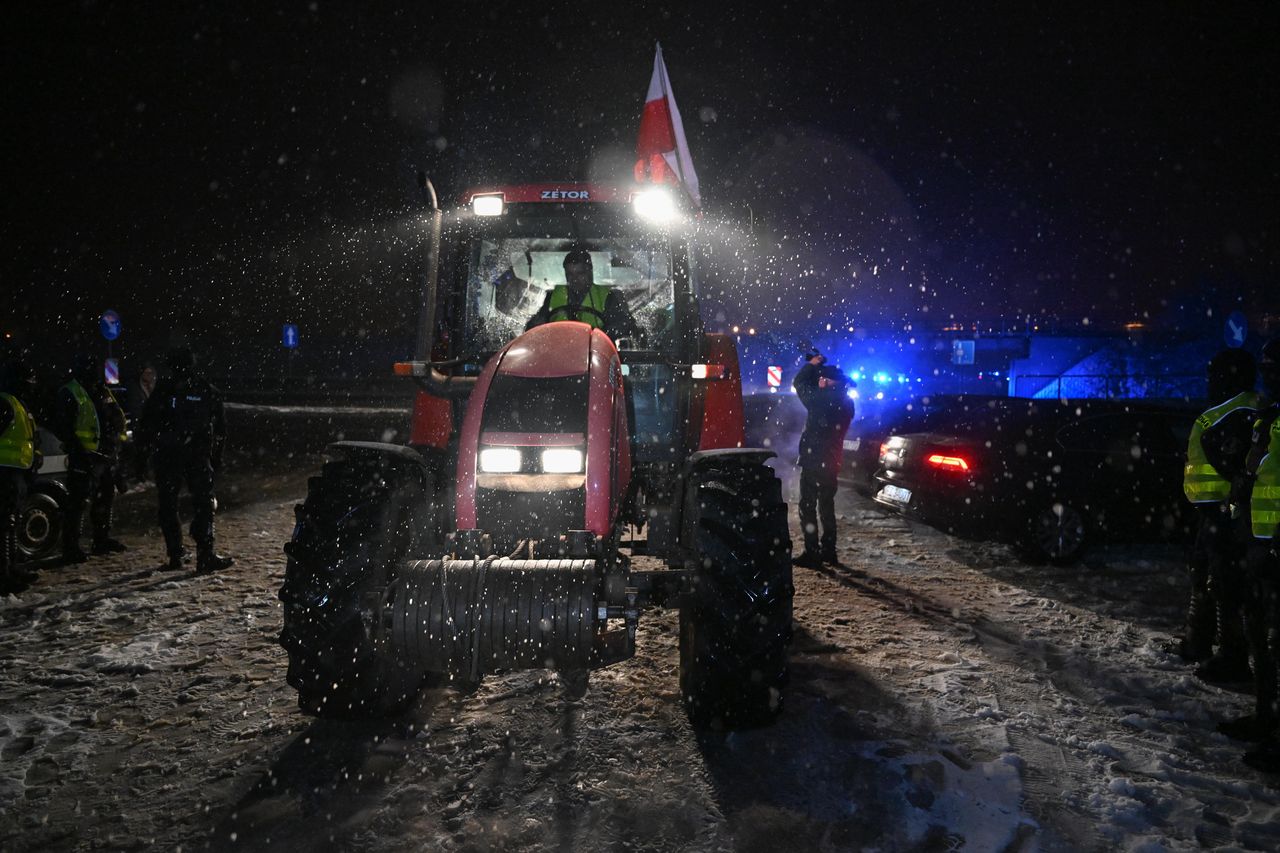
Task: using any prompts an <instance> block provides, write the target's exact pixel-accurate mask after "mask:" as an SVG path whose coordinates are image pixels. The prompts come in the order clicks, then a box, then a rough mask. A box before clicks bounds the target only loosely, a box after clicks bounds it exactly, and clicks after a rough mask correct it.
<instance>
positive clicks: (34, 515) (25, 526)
mask: <svg viewBox="0 0 1280 853" xmlns="http://www.w3.org/2000/svg"><path fill="white" fill-rule="evenodd" d="M61 542H62V507H61V506H59V505H58V501H57V500H56V499H55V498H54V497H53V496H52V495H49V494H45V493H44V492H32V493H31V494H29V495H27V499H26V501H25V502H23V504H22V510H21V512H20V513H19V514H18V551H19V553H20V554H22V556H23V557H25V558H26V559H28V560H42V559H44V558H45V557H49V556H52V555H53V553H54V552H55V551H57V550H58V547H59V546H60V545H61Z"/></svg>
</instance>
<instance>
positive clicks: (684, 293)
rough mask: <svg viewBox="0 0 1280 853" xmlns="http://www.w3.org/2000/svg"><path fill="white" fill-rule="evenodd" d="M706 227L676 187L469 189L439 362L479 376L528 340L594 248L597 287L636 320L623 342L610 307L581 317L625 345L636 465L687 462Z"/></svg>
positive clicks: (447, 292) (444, 268)
mask: <svg viewBox="0 0 1280 853" xmlns="http://www.w3.org/2000/svg"><path fill="white" fill-rule="evenodd" d="M696 224H697V220H696V219H695V217H694V215H693V213H692V211H690V210H687V209H682V208H681V206H680V204H679V200H678V196H677V194H676V193H673V192H671V191H670V190H669V189H666V188H656V187H649V188H641V187H632V188H618V187H602V186H598V185H593V184H534V185H523V186H513V187H503V188H494V189H480V190H474V191H470V192H468V193H466V194H465V195H464V204H463V205H462V206H461V207H460V208H459V209H458V210H456V211H454V212H453V213H452V214H451V215H449V216H448V218H447V219H446V221H445V223H444V226H443V230H442V235H441V240H440V255H439V277H438V285H437V287H438V292H437V294H436V306H437V313H436V317H435V328H434V329H433V330H432V331H433V334H432V335H430V336H427V335H425V334H424V335H422V336H421V337H422V338H424V339H427V338H428V337H429V339H430V340H431V341H432V347H433V349H432V352H433V355H434V357H435V358H438V359H443V360H445V361H448V362H452V367H453V374H454V375H458V374H461V375H463V376H466V375H474V374H478V373H479V371H480V368H481V366H482V365H484V364H485V363H486V362H487V361H488V360H489V359H490V358H491V357H492V356H493V355H494V354H495V353H496V352H498V351H499V350H501V349H502V348H503V347H504V346H506V345H507V344H508V343H510V342H511V341H512V340H514V339H515V338H517V337H519V336H520V335H521V334H523V333H524V331H525V329H526V326H527V325H528V324H529V323H530V322H531V321H532V320H533V318H534V317H535V315H537V314H538V312H539V310H540V309H542V308H543V306H544V305H545V304H546V303H547V300H548V298H549V297H551V296H552V295H553V294H554V291H555V290H556V289H557V288H560V289H561V290H562V291H563V290H564V289H565V287H566V278H565V267H564V260H565V257H566V255H567V254H568V253H569V252H570V251H571V250H572V249H574V248H585V249H586V250H587V251H588V252H589V253H590V258H591V265H590V266H591V270H592V274H593V280H594V282H593V283H594V285H595V287H596V288H597V289H599V288H605V289H607V291H608V292H609V293H611V294H615V295H611V296H609V297H608V298H610V299H615V300H620V301H621V302H622V304H623V305H625V311H626V314H627V315H628V316H629V317H630V318H631V319H633V320H634V329H633V330H628V333H627V334H625V335H619V336H616V337H615V336H614V334H613V333H614V331H615V330H614V329H611V328H608V324H607V323H606V322H605V319H606V318H605V317H603V316H601V315H602V314H603V313H604V312H603V310H602V309H600V310H593V309H591V308H590V307H588V309H586V310H584V311H583V312H581V313H580V314H578V315H577V317H576V318H577V319H579V320H581V321H583V322H587V323H588V324H590V325H593V326H596V327H598V328H602V329H603V330H604V331H605V332H606V334H610V337H611V339H612V340H613V343H614V345H615V346H616V347H617V349H618V352H619V356H620V358H621V362H622V364H623V374H624V376H625V383H624V384H625V386H626V387H627V389H628V390H629V397H630V400H629V406H630V408H629V415H630V426H631V442H632V449H633V453H634V457H635V459H636V461H637V462H638V463H641V464H643V463H645V462H650V461H652V462H658V461H663V460H674V459H676V458H681V457H682V456H683V455H684V451H685V450H686V448H685V447H684V444H685V442H684V441H683V440H681V437H680V436H678V435H677V434H676V431H675V424H676V421H677V418H678V417H680V416H681V415H682V414H684V413H685V411H687V408H688V406H689V404H690V400H689V399H688V393H687V392H686V393H683V394H682V393H680V392H679V391H678V390H677V385H678V384H679V383H678V382H677V379H678V378H687V377H688V374H689V373H690V369H689V368H687V367H686V368H684V369H683V370H682V369H681V366H682V365H692V364H694V363H697V362H698V361H699V359H700V356H701V350H702V344H703V340H702V338H703V331H702V322H701V318H700V316H699V313H698V302H697V279H696V270H695V268H694V264H693V262H692V252H691V248H690V247H691V242H692V240H691V235H692V234H693V232H694V230H695V228H696ZM565 313H566V312H561V316H564V314H565ZM425 355H426V353H420V357H425ZM681 373H683V374H685V376H683V377H681V376H679V374H681ZM695 440H696V436H695ZM693 449H697V448H696V446H695V447H694V448H693Z"/></svg>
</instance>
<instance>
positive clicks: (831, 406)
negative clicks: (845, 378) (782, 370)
mask: <svg viewBox="0 0 1280 853" xmlns="http://www.w3.org/2000/svg"><path fill="white" fill-rule="evenodd" d="M820 371H821V368H820V367H818V366H817V365H813V364H805V365H804V367H801V368H800V371H799V372H798V373H796V378H795V379H793V380H792V381H791V387H792V388H794V389H795V392H796V396H797V397H799V398H800V402H801V403H803V404H804V407H805V409H807V410H808V415H807V417H806V418H805V422H804V432H803V433H802V434H801V436H800V467H801V468H806V469H810V470H821V471H823V472H824V473H826V474H828V475H830V476H832V477H834V476H836V475H837V474H839V472H840V466H841V464H842V462H843V461H844V436H845V433H846V432H848V431H849V424H850V422H851V421H852V420H853V411H854V410H853V401H852V400H850V399H849V396H848V394H847V393H846V392H845V388H844V386H843V385H836V386H835V387H833V388H819V387H818V376H819V373H820Z"/></svg>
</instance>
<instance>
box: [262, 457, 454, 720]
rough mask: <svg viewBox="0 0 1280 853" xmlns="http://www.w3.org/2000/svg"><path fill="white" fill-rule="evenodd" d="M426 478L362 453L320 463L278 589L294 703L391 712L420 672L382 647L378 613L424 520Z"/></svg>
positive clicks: (326, 711)
mask: <svg viewBox="0 0 1280 853" xmlns="http://www.w3.org/2000/svg"><path fill="white" fill-rule="evenodd" d="M432 492H433V489H432V483H431V482H430V478H429V477H428V476H427V475H426V473H425V471H424V472H420V473H419V472H412V471H408V470H406V469H405V468H403V467H401V468H397V467H395V466H392V465H388V464H385V463H383V464H379V463H377V462H371V461H369V460H367V459H361V460H340V461H334V462H328V463H326V464H325V466H324V469H323V472H322V473H321V475H320V476H318V477H312V478H311V480H310V482H309V485H308V490H307V499H306V502H305V503H303V504H301V505H299V506H298V507H297V510H296V514H297V523H296V525H295V526H294V532H293V538H292V541H291V542H290V543H289V544H288V545H287V546H286V547H285V553H286V554H288V557H289V559H288V562H287V565H286V568H285V581H284V584H283V586H282V587H281V588H280V593H279V597H280V600H281V601H282V602H283V603H284V628H283V630H282V631H281V634H280V644H281V645H282V646H284V648H285V650H286V651H288V653H289V671H288V680H289V683H290V684H291V685H292V686H293V687H295V688H296V689H297V691H298V707H299V708H300V709H301V710H302V711H303V712H305V713H307V714H312V715H314V716H318V717H324V718H329V719H346V720H351V719H374V718H381V717H393V716H397V715H399V714H402V713H403V712H404V711H406V710H408V709H409V708H410V707H411V706H412V705H413V704H414V702H415V700H416V699H417V696H418V691H419V689H420V687H421V685H422V682H423V679H424V675H423V674H422V673H419V672H415V671H412V670H409V669H407V668H405V667H403V666H401V665H399V663H398V661H396V660H395V659H394V658H393V657H392V656H391V655H390V654H388V653H387V651H386V641H385V639H384V637H385V632H384V631H383V630H382V627H383V625H382V622H383V620H385V618H386V614H387V613H388V612H389V611H388V610H387V609H386V605H387V603H386V601H385V599H386V595H387V590H388V587H389V586H390V585H391V582H392V580H393V578H394V574H395V571H396V567H397V566H398V565H399V564H400V563H401V562H402V561H403V560H404V559H405V557H406V556H407V555H408V553H409V552H410V549H411V548H412V547H414V546H415V544H416V543H417V539H418V537H420V536H421V535H422V533H421V531H423V530H430V529H431V528H432V525H431V513H432V508H431V505H430V502H429V498H430V497H431V496H432Z"/></svg>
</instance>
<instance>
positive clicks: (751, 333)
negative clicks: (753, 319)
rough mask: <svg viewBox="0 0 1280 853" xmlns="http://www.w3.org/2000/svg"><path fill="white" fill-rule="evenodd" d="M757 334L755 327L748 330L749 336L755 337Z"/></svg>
mask: <svg viewBox="0 0 1280 853" xmlns="http://www.w3.org/2000/svg"><path fill="white" fill-rule="evenodd" d="M755 333H756V330H755V328H754V327H753V328H750V329H747V334H748V335H754V334H755Z"/></svg>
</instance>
